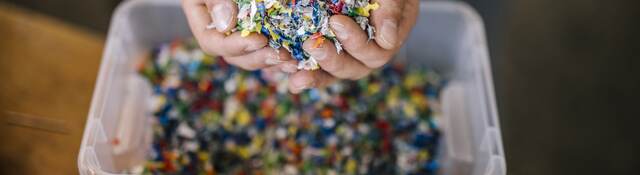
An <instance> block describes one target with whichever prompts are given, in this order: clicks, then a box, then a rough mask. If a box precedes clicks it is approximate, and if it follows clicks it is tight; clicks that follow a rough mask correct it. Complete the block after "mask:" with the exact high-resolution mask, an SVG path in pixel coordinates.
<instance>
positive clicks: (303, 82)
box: [289, 70, 336, 94]
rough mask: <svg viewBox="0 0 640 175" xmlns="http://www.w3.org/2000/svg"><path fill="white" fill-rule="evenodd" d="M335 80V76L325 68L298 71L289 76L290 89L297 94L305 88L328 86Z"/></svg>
mask: <svg viewBox="0 0 640 175" xmlns="http://www.w3.org/2000/svg"><path fill="white" fill-rule="evenodd" d="M335 81H336V78H335V77H333V76H331V75H329V73H327V72H325V71H323V70H314V71H308V70H303V71H298V72H296V73H294V74H292V75H290V76H289V91H290V92H291V93H294V94H297V93H300V92H302V91H303V90H305V89H309V88H313V87H316V88H319V87H325V86H328V85H330V84H331V83H333V82H335Z"/></svg>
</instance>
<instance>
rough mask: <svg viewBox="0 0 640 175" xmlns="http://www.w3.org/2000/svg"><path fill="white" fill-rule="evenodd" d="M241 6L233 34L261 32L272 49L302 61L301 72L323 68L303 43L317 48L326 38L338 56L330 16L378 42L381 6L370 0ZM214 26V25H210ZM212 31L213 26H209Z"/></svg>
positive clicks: (257, 1)
mask: <svg viewBox="0 0 640 175" xmlns="http://www.w3.org/2000/svg"><path fill="white" fill-rule="evenodd" d="M235 2H236V4H237V5H238V16H237V18H238V24H237V27H236V28H235V29H234V30H233V31H240V32H241V34H242V36H247V35H249V34H250V33H251V32H257V33H261V34H263V35H264V36H266V37H267V38H268V39H269V46H271V47H272V48H275V49H278V48H281V47H283V48H285V49H286V50H287V51H289V52H290V53H291V56H292V57H293V58H295V59H296V60H298V61H300V62H299V65H298V69H304V70H315V69H318V68H319V66H318V64H317V62H316V61H315V59H314V58H313V57H310V56H309V54H308V53H306V52H305V51H304V50H303V49H302V43H303V42H304V41H305V40H307V39H309V38H312V39H317V40H316V41H317V42H316V43H315V44H314V45H315V46H316V47H317V46H319V45H321V44H322V43H323V42H324V40H325V38H326V39H329V40H331V41H332V42H333V43H335V47H336V50H337V51H338V53H340V51H341V50H342V46H341V44H340V42H338V40H337V39H336V36H335V34H334V33H333V31H331V29H330V27H329V17H331V16H332V15H346V16H349V17H352V18H353V19H354V20H355V21H356V22H357V23H358V24H360V27H361V28H362V29H363V30H365V31H367V33H368V35H369V39H374V32H375V28H374V27H373V26H371V25H370V24H369V16H370V13H369V12H370V11H371V10H375V9H377V8H378V6H379V5H378V3H373V4H371V3H369V0H290V1H288V0H235ZM210 26H212V25H210ZM209 28H212V27H209Z"/></svg>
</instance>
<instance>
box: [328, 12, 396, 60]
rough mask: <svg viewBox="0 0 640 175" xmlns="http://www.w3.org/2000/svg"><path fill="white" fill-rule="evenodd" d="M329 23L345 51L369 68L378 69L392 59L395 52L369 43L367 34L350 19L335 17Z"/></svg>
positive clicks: (342, 16) (341, 16)
mask: <svg viewBox="0 0 640 175" xmlns="http://www.w3.org/2000/svg"><path fill="white" fill-rule="evenodd" d="M329 21H330V22H329V24H330V25H331V28H332V29H333V31H335V34H336V37H337V38H338V41H340V43H342V46H343V47H344V49H345V50H346V51H347V52H349V54H351V56H353V57H354V58H356V59H358V60H359V61H360V62H362V63H363V64H364V65H366V66H367V67H369V68H378V67H380V66H382V65H384V64H385V63H387V62H388V61H389V59H390V58H391V56H392V54H393V52H391V51H387V50H385V49H383V48H381V47H380V46H378V44H376V43H375V42H369V41H368V40H369V39H368V36H367V34H366V33H365V32H364V31H363V30H362V28H360V26H359V25H358V24H357V23H356V22H354V21H353V19H351V18H350V17H347V16H344V15H334V16H332V17H331V19H329Z"/></svg>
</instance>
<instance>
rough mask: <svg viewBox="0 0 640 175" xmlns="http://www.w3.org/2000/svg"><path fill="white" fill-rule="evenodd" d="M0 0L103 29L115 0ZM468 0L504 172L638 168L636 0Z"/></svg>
mask: <svg viewBox="0 0 640 175" xmlns="http://www.w3.org/2000/svg"><path fill="white" fill-rule="evenodd" d="M0 1H8V2H10V3H13V4H17V5H18V6H20V7H25V8H28V9H31V10H35V11H37V12H41V13H43V14H47V15H51V16H54V17H55V18H57V19H60V20H63V21H66V22H69V23H72V24H75V25H77V26H80V27H83V28H86V29H88V30H89V31H93V32H95V33H98V34H100V35H102V36H106V32H107V29H108V26H109V19H110V16H111V13H112V12H113V9H114V8H115V7H116V6H117V4H118V3H119V0H0ZM467 2H469V3H470V4H471V5H472V6H474V7H475V8H476V9H477V10H478V11H479V13H480V14H481V16H482V17H483V18H484V20H485V25H486V28H487V35H488V39H489V44H490V53H491V61H492V66H493V73H494V81H495V88H496V95H497V100H498V109H499V112H500V120H501V121H500V122H501V124H502V133H503V137H504V138H503V139H504V147H505V154H506V158H507V169H508V174H515V175H523V174H534V175H539V174H562V175H564V174H639V173H638V172H639V171H640V160H639V159H640V149H638V148H640V144H639V143H638V140H639V139H638V138H640V136H639V134H640V132H638V131H636V129H637V128H640V127H638V126H639V124H640V123H639V122H638V120H637V119H636V118H638V117H640V112H639V110H640V103H639V102H638V100H640V98H638V97H640V96H639V93H638V91H640V71H639V70H638V68H640V67H639V66H640V61H639V60H638V59H639V58H640V53H639V51H640V36H639V35H640V34H638V33H640V3H639V1H626V2H625V1H619V0H613V1H603V0H560V1H558V0H511V1H507V0H467Z"/></svg>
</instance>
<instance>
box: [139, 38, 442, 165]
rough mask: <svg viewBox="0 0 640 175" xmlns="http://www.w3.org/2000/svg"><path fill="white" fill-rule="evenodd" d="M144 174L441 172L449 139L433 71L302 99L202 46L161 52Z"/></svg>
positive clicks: (150, 66) (394, 71)
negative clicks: (444, 140) (441, 123)
mask: <svg viewBox="0 0 640 175" xmlns="http://www.w3.org/2000/svg"><path fill="white" fill-rule="evenodd" d="M139 72H140V73H141V74H142V75H143V76H144V77H145V78H146V79H148V80H149V82H150V84H151V85H152V87H153V96H152V100H151V101H150V104H151V105H149V106H150V108H151V109H150V111H153V112H152V114H150V116H152V117H153V124H152V128H153V141H152V145H151V151H150V154H149V156H148V161H147V163H146V164H145V165H144V174H208V175H210V174H435V173H436V172H437V169H438V164H437V162H438V161H437V160H438V159H437V157H438V152H439V151H438V150H439V142H440V137H441V133H440V131H439V128H438V125H437V121H436V120H437V118H438V115H439V109H438V106H439V105H438V92H439V91H440V88H441V87H442V84H443V83H442V81H441V80H440V79H439V78H438V76H437V75H436V74H435V73H433V72H429V71H425V70H420V69H411V70H407V69H405V68H404V67H403V66H401V65H394V66H386V67H384V68H382V69H381V70H379V71H377V72H374V73H372V74H371V75H370V76H369V77H366V78H363V79H361V80H358V81H345V82H339V83H336V84H334V85H332V86H330V87H328V88H324V89H312V90H308V91H305V92H303V93H301V94H299V95H293V94H289V93H288V92H287V89H286V88H285V87H286V86H284V85H282V84H284V83H282V82H280V83H279V84H272V83H268V81H267V80H265V78H264V77H265V75H263V74H262V73H261V72H260V71H255V72H247V71H242V70H240V69H238V68H235V67H232V66H230V65H228V64H226V63H225V62H224V61H223V59H221V58H220V57H213V56H208V55H205V54H204V53H203V52H202V51H201V50H199V49H198V48H197V45H196V44H195V42H193V40H188V41H176V42H173V43H168V44H163V45H161V46H159V47H157V48H155V49H154V50H153V52H152V54H151V57H150V58H148V59H147V60H145V61H144V62H143V64H141V65H140V67H139Z"/></svg>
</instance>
